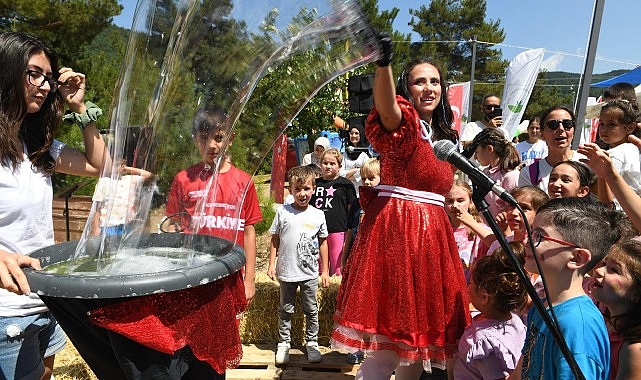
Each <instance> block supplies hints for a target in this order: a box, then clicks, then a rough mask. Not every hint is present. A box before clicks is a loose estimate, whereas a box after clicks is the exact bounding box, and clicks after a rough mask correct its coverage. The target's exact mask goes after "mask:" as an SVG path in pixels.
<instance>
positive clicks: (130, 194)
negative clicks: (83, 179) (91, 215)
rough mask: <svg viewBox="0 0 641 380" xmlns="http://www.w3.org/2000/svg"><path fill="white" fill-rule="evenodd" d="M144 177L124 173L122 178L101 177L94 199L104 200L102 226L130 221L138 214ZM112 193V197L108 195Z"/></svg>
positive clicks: (97, 200) (101, 210) (101, 214)
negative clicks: (139, 193) (138, 202)
mask: <svg viewBox="0 0 641 380" xmlns="http://www.w3.org/2000/svg"><path fill="white" fill-rule="evenodd" d="M144 180H145V179H144V178H143V177H142V176H140V175H123V176H121V177H120V178H117V179H113V178H111V177H101V178H100V179H99V180H98V184H97V185H96V190H95V191H94V194H93V197H92V200H93V201H94V202H104V204H103V205H102V207H101V208H100V226H101V227H110V226H117V225H120V224H126V223H128V222H130V221H131V220H132V219H134V218H135V216H136V210H137V207H138V204H137V203H136V202H133V201H134V200H135V199H136V194H138V192H139V190H140V187H141V186H142V183H143V182H144ZM109 194H111V197H110V198H107V196H108V195H109Z"/></svg>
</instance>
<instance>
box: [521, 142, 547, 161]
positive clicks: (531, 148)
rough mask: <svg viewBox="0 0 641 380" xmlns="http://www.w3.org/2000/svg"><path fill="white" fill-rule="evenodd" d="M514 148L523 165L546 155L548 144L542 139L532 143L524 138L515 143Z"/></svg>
mask: <svg viewBox="0 0 641 380" xmlns="http://www.w3.org/2000/svg"><path fill="white" fill-rule="evenodd" d="M516 150H517V151H518V152H519V155H520V156H521V162H523V163H524V164H525V165H530V164H531V163H533V162H534V160H536V159H537V158H539V159H540V158H543V157H545V156H547V155H548V144H546V143H545V141H543V140H539V141H537V142H535V143H534V144H532V143H529V142H527V140H526V141H521V142H520V143H518V144H516Z"/></svg>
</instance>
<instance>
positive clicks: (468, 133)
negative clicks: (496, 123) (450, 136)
mask: <svg viewBox="0 0 641 380" xmlns="http://www.w3.org/2000/svg"><path fill="white" fill-rule="evenodd" d="M485 128H487V127H486V126H485V124H483V123H481V122H480V121H473V122H470V123H467V124H465V127H464V128H463V131H462V132H461V138H460V139H459V140H461V142H465V141H472V140H474V137H476V135H478V134H479V132H481V131H482V130H484V129H485ZM496 130H497V131H500V132H501V133H502V134H503V137H505V138H507V137H506V136H507V132H506V131H505V129H503V126H501V127H498V128H496Z"/></svg>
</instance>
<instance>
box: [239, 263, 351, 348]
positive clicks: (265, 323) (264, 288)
mask: <svg viewBox="0 0 641 380" xmlns="http://www.w3.org/2000/svg"><path fill="white" fill-rule="evenodd" d="M339 286H340V278H337V277H331V278H330V285H329V287H327V288H322V287H321V288H319V290H318V293H317V296H316V297H317V300H318V324H319V332H318V343H319V344H320V345H324V346H327V345H329V339H330V337H331V335H332V329H333V327H334V321H333V319H332V318H333V315H334V310H335V309H336V296H338V288H339ZM279 289H280V287H279V285H278V282H276V281H272V280H271V279H269V277H267V275H265V274H263V273H258V274H257V276H256V296H255V297H254V300H253V301H252V303H251V305H250V306H249V308H248V309H247V310H246V311H245V312H244V313H243V316H242V319H241V323H240V338H241V340H242V342H243V344H275V343H278V304H279V301H280V294H279ZM291 336H292V345H294V346H300V345H303V344H304V343H305V313H303V308H302V306H301V303H300V297H297V299H296V306H295V309H294V315H293V316H292V332H291Z"/></svg>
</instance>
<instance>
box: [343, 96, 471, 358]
mask: <svg viewBox="0 0 641 380" xmlns="http://www.w3.org/2000/svg"><path fill="white" fill-rule="evenodd" d="M397 101H398V103H399V105H400V107H401V110H402V114H403V121H402V122H401V126H400V127H399V128H398V129H397V130H395V131H393V132H389V131H387V130H385V129H384V128H383V127H382V126H381V125H380V124H379V118H378V113H377V112H376V110H375V109H374V110H372V112H371V113H370V115H369V117H368V119H367V122H366V130H367V138H368V139H369V141H370V142H371V144H372V146H373V147H374V148H375V149H376V150H377V151H378V152H380V154H381V156H380V159H381V185H379V186H378V187H376V188H365V187H361V188H360V189H361V204H362V207H363V210H364V211H365V216H364V218H363V220H362V222H361V225H360V227H359V231H358V234H357V236H356V240H355V243H354V246H353V248H352V251H351V253H350V256H349V260H348V262H347V265H346V268H345V271H344V274H343V278H342V283H341V288H340V291H339V295H338V299H337V304H336V314H335V316H334V320H335V322H336V326H335V328H334V331H333V333H332V345H333V346H334V347H335V348H341V349H346V350H347V351H352V352H353V351H356V350H363V351H366V352H367V351H368V350H394V351H396V352H397V353H398V354H399V356H400V357H401V362H402V363H403V362H405V363H410V362H413V361H417V360H422V361H423V364H424V367H426V368H431V367H432V366H433V367H435V368H441V369H444V368H445V359H446V358H447V357H449V356H451V354H452V353H453V352H455V350H456V344H457V340H458V338H459V337H460V336H461V334H462V333H463V330H464V329H465V327H466V325H467V324H469V322H470V314H469V310H468V305H469V301H468V296H467V285H466V282H465V277H464V274H463V268H462V265H461V259H460V257H459V254H458V249H457V246H456V242H455V240H454V235H453V233H452V226H451V224H450V222H449V220H448V217H447V214H446V213H445V209H444V208H443V201H444V195H445V194H446V193H447V192H448V191H449V190H450V188H451V186H452V183H453V172H452V169H451V166H450V165H449V164H447V163H445V162H442V161H439V160H437V159H436V157H435V155H434V152H433V149H432V146H431V142H430V139H429V138H428V137H427V134H426V132H427V130H426V128H424V127H422V126H421V122H420V119H419V116H418V114H417V113H416V111H415V110H414V108H413V107H412V106H411V104H410V103H409V102H407V101H406V100H405V99H403V98H401V97H397Z"/></svg>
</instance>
